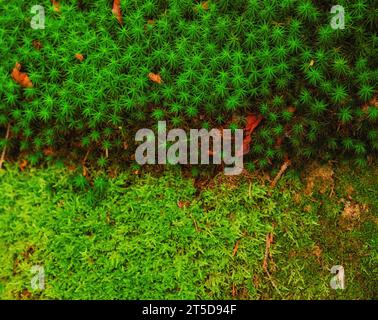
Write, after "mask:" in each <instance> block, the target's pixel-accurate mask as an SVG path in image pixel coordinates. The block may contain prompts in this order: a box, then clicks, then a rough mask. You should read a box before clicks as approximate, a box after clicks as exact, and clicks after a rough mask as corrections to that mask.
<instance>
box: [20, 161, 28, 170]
mask: <svg viewBox="0 0 378 320" xmlns="http://www.w3.org/2000/svg"><path fill="white" fill-rule="evenodd" d="M27 165H28V161H27V160H26V159H23V160H21V163H20V164H19V165H18V166H19V168H20V170H21V171H24V170H25V168H26V166H27Z"/></svg>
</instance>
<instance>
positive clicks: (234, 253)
mask: <svg viewBox="0 0 378 320" xmlns="http://www.w3.org/2000/svg"><path fill="white" fill-rule="evenodd" d="M239 243H240V240H238V241H236V244H235V247H234V251H233V252H232V256H233V257H235V255H236V253H237V252H238V249H239Z"/></svg>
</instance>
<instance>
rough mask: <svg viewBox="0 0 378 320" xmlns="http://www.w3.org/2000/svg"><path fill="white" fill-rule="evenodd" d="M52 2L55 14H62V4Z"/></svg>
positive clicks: (54, 0)
mask: <svg viewBox="0 0 378 320" xmlns="http://www.w3.org/2000/svg"><path fill="white" fill-rule="evenodd" d="M51 2H52V4H53V7H54V11H55V12H60V4H59V2H58V1H56V0H52V1H51Z"/></svg>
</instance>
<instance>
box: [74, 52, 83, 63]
mask: <svg viewBox="0 0 378 320" xmlns="http://www.w3.org/2000/svg"><path fill="white" fill-rule="evenodd" d="M75 58H76V59H77V60H80V61H83V60H84V56H83V55H82V54H81V53H76V54H75Z"/></svg>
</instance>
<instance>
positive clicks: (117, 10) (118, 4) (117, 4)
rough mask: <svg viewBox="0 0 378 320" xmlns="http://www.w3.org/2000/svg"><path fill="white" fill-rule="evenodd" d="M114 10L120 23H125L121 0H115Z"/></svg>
mask: <svg viewBox="0 0 378 320" xmlns="http://www.w3.org/2000/svg"><path fill="white" fill-rule="evenodd" d="M112 12H113V14H114V15H115V16H116V18H117V20H118V22H119V23H120V24H123V21H122V12H121V0H114V2H113V9H112Z"/></svg>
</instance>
